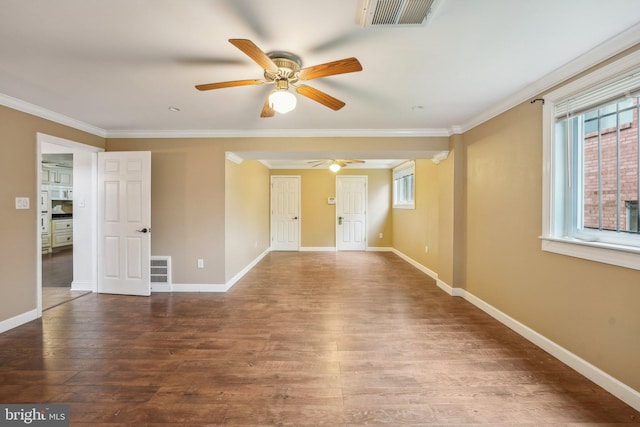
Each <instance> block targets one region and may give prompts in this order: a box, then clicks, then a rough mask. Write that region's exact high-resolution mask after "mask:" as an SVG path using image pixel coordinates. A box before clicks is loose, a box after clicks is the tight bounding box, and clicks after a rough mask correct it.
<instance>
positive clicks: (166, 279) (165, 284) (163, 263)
mask: <svg viewBox="0 0 640 427" xmlns="http://www.w3.org/2000/svg"><path fill="white" fill-rule="evenodd" d="M149 277H150V282H151V290H152V291H153V290H170V289H171V257H170V256H152V257H151V274H150V276H149Z"/></svg>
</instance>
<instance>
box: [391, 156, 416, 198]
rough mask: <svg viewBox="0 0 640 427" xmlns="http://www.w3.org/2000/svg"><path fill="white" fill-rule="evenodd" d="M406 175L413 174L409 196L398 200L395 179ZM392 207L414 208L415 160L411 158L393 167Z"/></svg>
mask: <svg viewBox="0 0 640 427" xmlns="http://www.w3.org/2000/svg"><path fill="white" fill-rule="evenodd" d="M407 176H413V182H412V184H413V185H412V186H411V197H410V198H407V197H405V198H403V199H402V200H398V189H397V180H399V179H403V178H405V177H407ZM392 185H393V195H392V197H393V207H394V209H415V208H416V162H415V161H414V160H411V161H409V162H405V163H403V164H401V165H400V166H397V167H395V168H393V184H392Z"/></svg>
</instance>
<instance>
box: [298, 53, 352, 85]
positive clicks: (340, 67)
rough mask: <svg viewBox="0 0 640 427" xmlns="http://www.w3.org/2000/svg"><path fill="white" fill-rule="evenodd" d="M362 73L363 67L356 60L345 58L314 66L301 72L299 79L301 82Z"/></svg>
mask: <svg viewBox="0 0 640 427" xmlns="http://www.w3.org/2000/svg"><path fill="white" fill-rule="evenodd" d="M355 71H362V65H360V62H359V61H358V60H357V59H356V58H345V59H340V60H338V61H333V62H327V63H326V64H320V65H314V66H313V67H307V68H303V69H302V70H300V73H299V74H298V78H299V79H301V80H311V79H317V78H318V77H327V76H334V75H336V74H345V73H353V72H355Z"/></svg>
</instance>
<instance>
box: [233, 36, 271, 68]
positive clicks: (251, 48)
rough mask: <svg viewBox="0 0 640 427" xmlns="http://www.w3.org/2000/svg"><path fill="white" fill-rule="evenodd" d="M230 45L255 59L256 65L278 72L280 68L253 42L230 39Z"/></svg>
mask: <svg viewBox="0 0 640 427" xmlns="http://www.w3.org/2000/svg"><path fill="white" fill-rule="evenodd" d="M229 43H231V44H232V45H234V46H235V47H237V48H238V49H240V50H241V51H242V52H244V54H245V55H247V56H248V57H249V58H251V59H253V60H254V61H255V63H256V64H258V65H259V66H261V67H262V68H264V69H265V70H268V71H271V72H272V73H275V72H276V71H278V66H277V65H276V64H275V63H274V62H273V61H272V60H271V58H269V57H268V56H267V54H266V53H264V52H263V51H262V49H260V48H259V47H258V46H256V45H255V44H254V43H253V42H252V41H251V40H247V39H229Z"/></svg>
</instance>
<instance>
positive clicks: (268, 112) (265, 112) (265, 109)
mask: <svg viewBox="0 0 640 427" xmlns="http://www.w3.org/2000/svg"><path fill="white" fill-rule="evenodd" d="M275 115H276V110H274V109H273V108H271V107H270V106H269V97H268V96H267V99H265V100H264V105H263V106H262V112H260V117H262V118H267V117H273V116H275Z"/></svg>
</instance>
